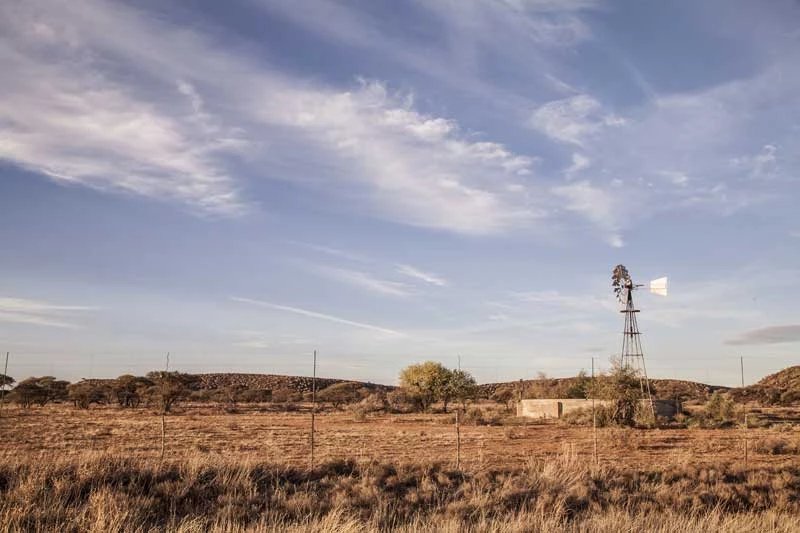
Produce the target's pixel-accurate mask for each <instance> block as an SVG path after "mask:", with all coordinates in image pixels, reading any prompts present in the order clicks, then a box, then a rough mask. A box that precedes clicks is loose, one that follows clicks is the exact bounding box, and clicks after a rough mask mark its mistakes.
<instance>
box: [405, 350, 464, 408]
mask: <svg viewBox="0 0 800 533" xmlns="http://www.w3.org/2000/svg"><path fill="white" fill-rule="evenodd" d="M400 386H401V387H402V388H403V389H405V390H406V391H407V393H408V396H409V398H410V399H412V401H414V402H415V403H416V405H417V407H418V408H419V409H420V410H422V411H427V410H429V409H430V408H431V406H432V405H433V403H434V402H436V401H442V403H443V404H444V410H445V412H447V404H448V403H449V402H450V401H452V400H458V401H460V402H462V404H463V403H465V402H466V400H467V399H469V398H473V397H474V396H475V391H476V383H475V378H473V377H472V375H471V374H470V373H469V372H467V371H465V370H449V369H448V368H446V367H445V366H444V365H442V364H441V363H437V362H435V361H426V362H424V363H419V364H416V365H410V366H408V367H406V368H404V369H403V370H402V371H401V372H400Z"/></svg>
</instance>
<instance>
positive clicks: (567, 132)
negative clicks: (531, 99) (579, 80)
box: [530, 94, 625, 146]
mask: <svg viewBox="0 0 800 533" xmlns="http://www.w3.org/2000/svg"><path fill="white" fill-rule="evenodd" d="M623 124H625V119H623V118H621V117H618V116H616V115H614V114H613V113H611V112H609V111H606V110H605V109H603V106H602V105H601V104H600V102H598V101H597V100H595V99H594V98H593V97H591V96H589V95H587V94H579V95H577V96H572V97H569V98H565V99H563V100H555V101H552V102H548V103H546V104H544V105H543V106H541V107H539V108H538V109H536V110H535V111H534V112H533V114H532V115H531V118H530V125H531V126H532V127H533V128H534V129H536V130H538V131H540V132H541V133H543V134H545V135H547V136H548V137H551V138H552V139H555V140H557V141H562V142H567V143H573V144H577V145H578V146H582V145H583V143H584V142H585V141H586V139H587V138H589V137H592V136H595V135H598V134H600V133H601V132H602V131H603V130H605V129H606V128H609V127H613V126H621V125H623Z"/></svg>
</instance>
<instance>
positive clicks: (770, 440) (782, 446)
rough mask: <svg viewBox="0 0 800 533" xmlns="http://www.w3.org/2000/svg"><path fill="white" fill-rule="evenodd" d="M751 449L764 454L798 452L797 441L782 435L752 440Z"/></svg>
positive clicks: (791, 453) (799, 448)
mask: <svg viewBox="0 0 800 533" xmlns="http://www.w3.org/2000/svg"><path fill="white" fill-rule="evenodd" d="M752 449H753V451H754V452H756V453H762V454H766V455H797V454H800V446H798V443H796V442H792V441H790V440H789V439H786V438H783V437H765V438H762V439H758V440H756V441H754V442H753V447H752Z"/></svg>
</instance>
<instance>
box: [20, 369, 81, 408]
mask: <svg viewBox="0 0 800 533" xmlns="http://www.w3.org/2000/svg"><path fill="white" fill-rule="evenodd" d="M68 385H69V382H68V381H64V380H60V379H56V378H54V377H53V376H43V377H40V378H36V377H32V378H28V379H25V380H22V381H20V382H19V383H18V384H17V386H16V387H14V389H13V390H12V391H11V398H12V399H13V400H14V401H15V402H17V403H18V404H20V405H21V406H23V407H25V408H28V407H30V406H31V405H33V404H37V405H40V406H44V405H46V404H47V403H49V402H58V401H62V400H65V399H67V386H68Z"/></svg>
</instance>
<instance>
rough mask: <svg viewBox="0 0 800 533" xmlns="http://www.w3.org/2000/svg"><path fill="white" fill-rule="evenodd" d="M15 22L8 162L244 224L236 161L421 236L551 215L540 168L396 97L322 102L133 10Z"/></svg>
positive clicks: (55, 10)
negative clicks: (536, 179) (35, 28)
mask: <svg viewBox="0 0 800 533" xmlns="http://www.w3.org/2000/svg"><path fill="white" fill-rule="evenodd" d="M2 9H3V13H2V14H3V15H5V17H3V18H4V20H5V21H6V22H5V24H4V26H3V28H4V29H6V30H8V31H7V32H6V33H5V34H4V35H5V39H6V41H7V42H8V46H7V47H6V48H4V49H3V52H2V55H0V61H2V66H3V70H4V72H5V73H6V74H7V75H8V76H7V77H8V79H9V80H11V81H9V82H7V83H4V84H3V87H2V88H0V96H1V97H3V99H4V102H5V103H6V105H4V106H3V110H2V111H0V124H2V127H3V141H2V142H0V157H2V158H4V159H6V160H9V161H11V162H13V163H16V164H18V165H20V166H24V167H27V168H30V169H32V170H35V171H37V172H41V173H44V174H47V175H49V176H51V177H52V178H53V179H56V180H60V181H62V182H70V183H78V184H82V185H86V186H90V187H95V188H98V189H103V190H117V191H123V192H131V193H135V194H140V195H144V196H148V197H152V198H159V199H172V200H176V201H179V202H183V203H187V204H189V205H190V206H192V207H193V208H195V209H196V210H198V211H201V212H208V213H218V214H228V215H230V214H241V213H243V212H246V211H247V210H248V208H249V207H250V206H249V203H248V202H247V200H246V199H244V198H242V194H241V192H240V191H241V190H242V189H243V188H244V187H243V185H244V184H243V182H242V181H241V178H235V177H233V175H232V174H231V172H230V170H229V166H230V163H231V161H233V160H235V161H238V162H239V163H242V164H243V166H244V167H245V169H247V170H250V171H251V173H256V172H257V173H259V174H262V175H263V174H265V173H266V175H265V176H264V177H265V178H269V179H283V180H289V181H292V182H293V183H295V184H297V185H299V186H301V187H304V188H306V190H307V191H308V192H310V193H314V194H319V195H322V196H326V197H328V198H330V197H335V198H340V199H341V203H343V204H347V206H348V209H358V210H360V211H362V212H364V213H366V214H368V215H371V216H374V217H379V218H383V219H388V220H391V221H395V222H399V223H403V224H409V225H414V226H421V227H427V228H435V229H440V230H445V231H452V232H457V233H465V234H489V233H497V232H503V231H508V230H509V229H511V228H518V227H521V226H525V225H527V224H530V223H532V222H533V221H535V220H537V219H538V218H541V217H542V216H543V214H544V212H545V211H546V202H545V201H543V200H541V201H540V199H539V198H538V196H537V192H536V191H535V190H533V189H532V187H531V184H530V182H529V180H528V179H527V176H529V175H530V174H531V173H532V167H533V165H534V163H535V159H534V158H531V157H527V156H523V155H519V154H515V153H513V152H511V151H510V150H509V149H508V148H506V147H505V146H504V145H502V144H500V143H497V142H493V141H491V140H486V139H482V138H481V137H482V136H481V135H479V134H476V133H475V132H471V131H465V130H462V128H461V127H460V126H459V124H458V123H456V121H455V120H452V119H449V118H446V117H442V116H435V115H431V114H425V113H421V112H419V111H417V110H416V109H414V107H413V98H409V97H410V96H411V95H409V94H393V93H391V92H390V91H389V90H388V89H387V87H386V85H385V84H383V83H379V82H368V81H364V82H362V83H361V84H360V85H359V86H358V87H357V88H355V89H354V90H335V89H331V88H329V87H315V86H313V85H311V84H309V83H307V82H305V81H299V80H293V79H289V78H287V77H285V76H282V75H280V74H278V73H276V72H275V71H273V70H270V69H269V68H267V67H264V65H263V63H262V62H261V61H260V60H259V61H256V59H255V58H254V57H248V56H247V55H245V54H238V55H234V54H228V53H226V51H225V49H224V48H221V47H219V46H217V45H216V44H212V42H211V40H210V39H209V38H206V37H204V36H201V35H199V34H196V33H194V32H192V31H191V30H187V29H185V28H182V29H180V31H176V28H174V27H172V26H170V25H169V24H168V23H166V22H164V21H163V20H156V19H155V18H150V17H148V16H147V15H146V14H145V13H144V12H140V11H137V10H134V9H131V8H128V7H126V6H125V5H120V4H110V3H106V2H103V1H98V0H84V1H81V2H76V3H75V4H74V5H71V6H70V9H66V8H63V7H62V6H60V5H58V4H49V3H46V2H44V3H39V2H37V1H36V0H32V2H31V3H30V4H28V3H26V4H24V5H21V6H17V7H13V8H12V7H10V6H9V7H3V8H2ZM34 22H37V23H39V24H40V25H42V24H43V25H45V26H46V27H47V28H48V29H49V30H51V31H49V32H38V33H36V32H31V31H28V28H30V27H31V25H32V24H33V23H34ZM123 70H124V72H125V73H126V74H125V75H122V74H121V72H122V71H123ZM15 80H18V81H16V82H14V83H12V81H15ZM21 80H26V82H25V83H22V81H21ZM34 82H35V83H34ZM223 111H224V116H222V112H223ZM242 156H243V157H242ZM509 186H514V187H524V188H525V194H519V193H518V192H517V193H515V192H512V191H511V190H509ZM333 204H334V205H335V204H336V202H333Z"/></svg>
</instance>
